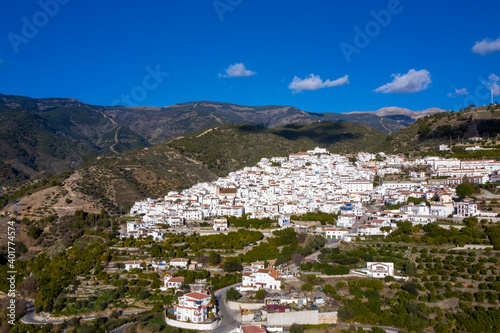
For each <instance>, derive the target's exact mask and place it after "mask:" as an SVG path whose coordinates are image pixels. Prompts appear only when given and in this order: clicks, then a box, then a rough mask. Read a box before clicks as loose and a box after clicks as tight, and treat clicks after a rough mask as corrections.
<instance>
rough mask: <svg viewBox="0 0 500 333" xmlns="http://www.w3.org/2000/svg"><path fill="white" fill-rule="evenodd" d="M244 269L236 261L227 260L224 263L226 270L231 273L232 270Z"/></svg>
mask: <svg viewBox="0 0 500 333" xmlns="http://www.w3.org/2000/svg"><path fill="white" fill-rule="evenodd" d="M241 270H243V266H242V265H241V264H240V263H239V262H236V261H226V262H225V263H224V271H226V272H228V273H231V272H239V271H241Z"/></svg>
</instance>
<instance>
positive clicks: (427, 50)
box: [0, 0, 500, 112]
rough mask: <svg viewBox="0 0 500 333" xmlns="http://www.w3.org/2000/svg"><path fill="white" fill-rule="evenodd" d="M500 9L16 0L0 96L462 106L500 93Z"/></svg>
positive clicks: (403, 1) (6, 15)
mask: <svg viewBox="0 0 500 333" xmlns="http://www.w3.org/2000/svg"><path fill="white" fill-rule="evenodd" d="M498 13H500V3H499V2H498V1H494V2H493V1H486V0H479V1H475V2H472V1H457V0H455V1H447V0H446V1H439V2H436V1H427V0H412V1H410V0H400V1H397V0H390V1H331V0H330V1H327V0H322V1H321V0H317V1H296V0H287V1H280V0H273V1H269V0H268V1H263V0H262V1H261V0H215V1H214V0H207V1H205V0H198V1H194V0H182V1H181V0H176V1H174V0H157V1H155V0H147V1H142V2H139V1H131V0H121V1H113V0H109V1H94V0H87V1H77V0H41V1H27V0H20V1H15V2H14V1H11V2H8V3H6V4H4V7H3V10H2V24H1V26H0V29H1V31H0V32H1V33H0V93H3V94H15V95H23V96H30V97H73V98H77V99H80V100H82V101H83V102H86V103H90V104H98V105H112V104H125V105H149V106H164V105H171V104H175V103H182V102H187V101H199V100H210V101H220V102H230V103H236V104H243V105H269V104H273V105H291V106H295V107H298V108H300V109H302V110H305V111H311V112H348V111H369V110H376V109H379V108H381V107H385V106H400V107H406V108H409V109H413V110H420V109H425V108H429V107H440V108H444V109H452V110H458V108H460V107H464V106H467V105H469V104H478V105H482V104H488V103H489V102H490V90H489V89H493V92H494V93H495V94H496V96H495V97H496V98H495V99H496V100H497V101H498V100H499V99H500V98H499V96H500V89H499V88H498V76H500V19H499V16H498ZM492 74H493V75H492Z"/></svg>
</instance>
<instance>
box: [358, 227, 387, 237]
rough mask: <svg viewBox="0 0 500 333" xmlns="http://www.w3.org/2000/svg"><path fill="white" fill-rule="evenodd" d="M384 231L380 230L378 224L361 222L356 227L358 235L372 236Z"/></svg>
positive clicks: (381, 233)
mask: <svg viewBox="0 0 500 333" xmlns="http://www.w3.org/2000/svg"><path fill="white" fill-rule="evenodd" d="M383 234H384V232H383V231H381V230H380V227H379V226H376V225H371V224H362V225H360V226H359V227H358V235H360V236H374V235H383Z"/></svg>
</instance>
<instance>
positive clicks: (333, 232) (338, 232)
mask: <svg viewBox="0 0 500 333" xmlns="http://www.w3.org/2000/svg"><path fill="white" fill-rule="evenodd" d="M348 233H349V230H348V229H343V228H328V229H326V230H325V235H326V238H327V239H342V238H343V237H344V236H345V235H347V234H348Z"/></svg>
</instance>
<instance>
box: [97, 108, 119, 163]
mask: <svg viewBox="0 0 500 333" xmlns="http://www.w3.org/2000/svg"><path fill="white" fill-rule="evenodd" d="M99 112H100V113H101V114H102V116H103V117H104V118H107V119H109V121H111V123H112V124H113V125H115V126H117V128H116V132H115V143H113V144H112V145H111V146H109V150H111V151H112V152H113V153H115V154H119V153H118V152H117V151H116V150H115V146H116V145H117V144H118V142H119V141H118V132H119V131H120V129H121V128H122V126H120V125H118V123H117V122H116V121H115V120H114V119H113V118H111V117H109V116H108V115H107V114H105V113H104V112H102V111H99Z"/></svg>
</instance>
